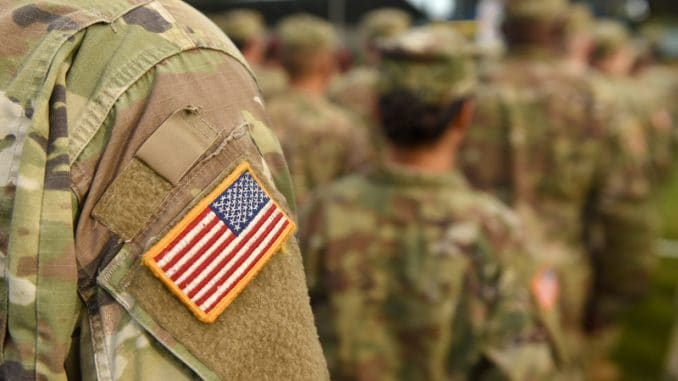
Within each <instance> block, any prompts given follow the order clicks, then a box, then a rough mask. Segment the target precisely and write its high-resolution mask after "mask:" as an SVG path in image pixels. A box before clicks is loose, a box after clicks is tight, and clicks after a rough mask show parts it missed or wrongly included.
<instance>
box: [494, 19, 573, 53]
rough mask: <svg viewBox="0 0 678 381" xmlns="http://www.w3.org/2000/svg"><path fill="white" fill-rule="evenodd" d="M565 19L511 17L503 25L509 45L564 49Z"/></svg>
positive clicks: (512, 46)
mask: <svg viewBox="0 0 678 381" xmlns="http://www.w3.org/2000/svg"><path fill="white" fill-rule="evenodd" d="M565 26H566V24H565V21H564V20H563V19H560V18H558V19H556V20H533V19H509V20H505V21H504V23H503V24H502V26H501V29H502V33H503V34H504V37H505V39H506V43H507V45H508V46H509V47H511V48H514V47H521V46H535V45H536V46H543V47H549V48H552V49H556V50H557V49H562V47H563V45H564V42H565V36H566V34H565Z"/></svg>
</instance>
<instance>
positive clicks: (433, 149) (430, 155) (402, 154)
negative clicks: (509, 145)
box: [386, 100, 475, 174]
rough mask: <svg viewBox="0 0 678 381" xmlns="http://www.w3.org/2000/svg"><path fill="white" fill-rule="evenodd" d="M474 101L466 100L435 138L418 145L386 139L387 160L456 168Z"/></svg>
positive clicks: (427, 169) (436, 169)
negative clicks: (445, 127)
mask: <svg viewBox="0 0 678 381" xmlns="http://www.w3.org/2000/svg"><path fill="white" fill-rule="evenodd" d="M474 110H475V101H473V100H467V101H464V104H463V106H462V108H461V110H460V112H459V114H458V115H457V117H456V118H455V119H454V120H453V121H451V122H450V124H449V126H448V128H447V130H446V131H445V133H444V134H443V135H442V136H441V137H440V138H439V139H438V140H436V141H435V142H433V143H431V144H428V145H426V146H421V147H403V146H399V145H395V144H392V143H389V142H388V141H387V142H386V147H387V157H386V163H387V164H388V163H390V164H395V165H398V166H401V167H404V168H409V169H411V170H413V171H417V172H421V173H431V174H443V173H449V172H452V171H454V170H456V167H457V163H456V161H457V160H456V159H457V152H458V151H459V147H460V146H461V143H462V141H463V140H464V137H465V136H466V131H467V129H468V127H469V125H470V124H471V119H472V118H473V113H474Z"/></svg>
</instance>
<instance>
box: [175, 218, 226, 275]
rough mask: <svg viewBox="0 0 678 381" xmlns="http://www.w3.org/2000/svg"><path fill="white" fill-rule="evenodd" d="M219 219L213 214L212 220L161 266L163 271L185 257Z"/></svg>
mask: <svg viewBox="0 0 678 381" xmlns="http://www.w3.org/2000/svg"><path fill="white" fill-rule="evenodd" d="M219 221H220V220H219V218H218V217H216V216H215V217H214V219H212V221H210V222H209V223H208V224H207V226H205V227H204V228H202V229H201V230H200V232H199V233H198V234H196V235H195V237H193V239H191V240H190V241H189V242H188V244H187V245H186V246H185V247H184V248H183V249H181V251H179V252H178V253H177V254H176V255H175V256H174V258H172V260H171V261H169V262H167V264H166V265H165V266H163V267H162V270H163V271H165V272H167V271H169V269H171V268H172V266H174V265H176V264H177V262H179V261H180V260H181V258H183V257H185V256H186V254H187V253H188V252H189V251H191V249H192V248H193V247H194V246H195V245H197V244H198V242H200V240H201V239H202V238H203V237H204V236H205V235H207V233H209V232H210V230H212V228H213V227H214V225H216V224H217V223H219Z"/></svg>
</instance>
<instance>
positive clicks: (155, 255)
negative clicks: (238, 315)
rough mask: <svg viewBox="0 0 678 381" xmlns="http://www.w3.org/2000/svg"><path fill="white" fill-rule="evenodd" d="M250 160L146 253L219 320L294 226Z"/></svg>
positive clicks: (167, 279) (177, 289)
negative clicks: (254, 169) (250, 163)
mask: <svg viewBox="0 0 678 381" xmlns="http://www.w3.org/2000/svg"><path fill="white" fill-rule="evenodd" d="M294 229H295V225H294V222H292V220H291V219H290V218H289V217H288V216H287V215H286V214H285V212H284V211H283V210H282V209H281V208H280V207H279V206H278V205H277V204H276V202H275V201H274V200H273V199H272V198H271V197H270V195H269V194H268V193H267V192H266V191H265V189H264V187H263V186H262V183H261V182H260V181H259V180H258V179H257V178H256V177H255V175H254V173H253V171H252V169H251V167H250V165H249V164H248V163H247V162H244V163H242V164H241V165H239V166H238V167H237V168H236V169H235V170H234V171H233V172H232V173H231V174H230V175H229V176H228V177H227V178H226V179H225V180H224V181H222V182H221V183H220V184H219V185H218V186H217V187H216V188H215V190H214V191H212V192H211V193H210V194H209V195H207V196H206V197H205V198H204V199H202V200H201V201H200V202H199V203H198V204H197V205H196V206H195V207H194V208H193V209H191V211H190V212H188V213H187V214H186V216H184V218H182V219H181V221H180V222H179V223H177V224H176V225H175V226H174V227H173V228H172V229H171V230H170V231H169V232H168V233H167V234H166V235H165V236H164V237H163V238H162V239H161V240H160V241H159V242H158V243H156V244H155V245H154V246H153V247H152V248H151V249H150V250H149V251H148V252H146V253H145V254H144V256H143V263H144V265H145V266H148V267H149V268H150V269H151V271H153V273H154V274H155V275H156V276H157V277H158V278H159V279H160V280H161V281H162V282H163V283H164V284H165V285H166V286H167V287H168V288H169V289H170V290H171V291H172V292H173V293H174V295H176V296H177V297H178V298H179V300H181V302H182V303H183V304H184V305H186V307H188V309H189V310H191V312H193V314H194V315H195V316H196V317H197V318H198V319H199V320H200V321H203V322H205V323H212V322H214V321H215V320H216V319H217V317H218V316H219V315H220V314H221V313H222V312H223V311H224V310H225V309H226V307H228V305H229V304H230V303H231V302H232V301H233V300H234V299H235V298H236V297H237V295H238V294H239V293H240V292H241V291H242V290H243V289H244V288H245V287H246V286H247V284H248V283H249V282H250V281H251V280H252V279H253V278H254V276H255V275H256V274H257V273H258V272H259V270H261V268H262V267H263V266H264V265H265V264H266V263H267V262H268V260H269V259H270V258H271V257H272V256H273V254H275V253H276V252H277V251H279V250H280V248H281V246H282V245H283V244H284V243H285V241H286V240H287V238H288V237H289V236H290V235H291V234H292V233H293V232H294Z"/></svg>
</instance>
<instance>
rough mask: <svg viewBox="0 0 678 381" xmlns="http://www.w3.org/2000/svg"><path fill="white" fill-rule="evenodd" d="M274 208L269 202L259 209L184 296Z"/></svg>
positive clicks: (187, 287) (187, 289) (187, 288)
mask: <svg viewBox="0 0 678 381" xmlns="http://www.w3.org/2000/svg"><path fill="white" fill-rule="evenodd" d="M272 207H274V205H273V203H271V202H270V201H269V202H268V203H267V204H266V205H265V206H264V207H263V208H262V209H261V211H260V212H259V214H257V216H256V217H255V218H254V220H252V222H251V223H250V224H249V226H248V227H247V228H246V229H245V230H243V232H242V233H240V235H239V236H238V238H236V239H234V240H233V241H231V243H229V244H228V246H226V248H225V249H224V250H222V252H221V253H219V255H218V256H217V257H216V258H215V259H214V260H213V261H212V263H210V264H209V265H208V266H207V267H206V268H205V269H204V270H203V271H202V272H201V273H200V275H198V276H197V277H196V278H195V279H193V281H192V282H191V283H189V284H188V285H187V286H186V288H185V289H184V292H185V293H186V294H188V293H190V292H191V291H192V290H193V289H194V288H195V287H196V286H197V285H199V284H200V282H202V281H203V279H205V277H206V276H207V275H208V274H209V273H210V272H211V271H212V270H214V268H215V267H216V266H217V265H218V264H219V263H220V262H221V260H222V259H223V258H224V257H226V256H227V255H228V253H230V252H232V251H233V248H235V247H236V246H237V245H238V243H240V241H242V238H243V237H245V236H246V235H247V234H248V233H249V231H250V230H252V229H253V228H254V227H255V226H256V225H257V224H258V223H259V220H261V218H262V217H263V216H264V215H265V214H266V213H267V211H268V209H270V208H272Z"/></svg>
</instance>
